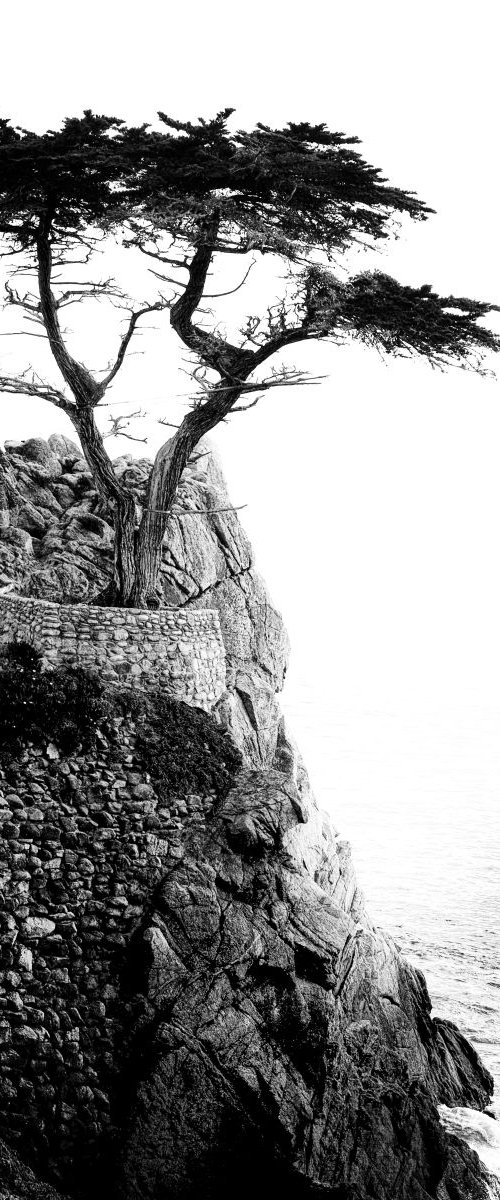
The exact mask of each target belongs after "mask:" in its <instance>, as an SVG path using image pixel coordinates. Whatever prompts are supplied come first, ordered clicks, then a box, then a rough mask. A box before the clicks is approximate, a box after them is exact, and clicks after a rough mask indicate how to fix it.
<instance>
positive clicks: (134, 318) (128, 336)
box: [95, 300, 167, 403]
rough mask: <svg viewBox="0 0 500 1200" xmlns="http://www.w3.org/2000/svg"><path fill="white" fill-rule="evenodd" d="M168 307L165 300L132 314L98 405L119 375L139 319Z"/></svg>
mask: <svg viewBox="0 0 500 1200" xmlns="http://www.w3.org/2000/svg"><path fill="white" fill-rule="evenodd" d="M166 307H167V305H166V302H165V301H164V300H158V301H157V303H156V304H147V305H145V307H144V308H139V309H137V311H136V312H133V313H131V315H130V320H129V323H128V326H127V330H126V332H125V333H124V335H123V337H122V340H121V342H120V346H119V350H118V354H117V356H116V359H115V361H114V364H113V366H112V368H111V370H110V371H109V373H108V374H107V375H106V376H105V377H104V379H102V380H101V382H100V384H99V389H100V395H99V396H98V397H97V399H96V401H95V402H96V403H98V402H99V399H100V397H101V395H103V394H104V392H105V391H106V388H107V387H109V384H110V383H111V382H112V380H113V379H114V378H115V376H116V375H117V374H118V371H119V370H120V367H121V365H122V363H123V360H124V358H125V354H126V352H127V347H128V346H129V345H130V342H131V340H132V338H133V336H134V332H135V328H136V325H137V322H138V320H139V318H140V317H143V316H144V315H145V314H146V313H152V312H161V311H162V310H163V309H164V308H166Z"/></svg>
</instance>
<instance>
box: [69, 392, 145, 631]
mask: <svg viewBox="0 0 500 1200" xmlns="http://www.w3.org/2000/svg"><path fill="white" fill-rule="evenodd" d="M71 420H72V422H73V425H74V426H75V429H76V431H77V433H78V436H79V438H80V441H81V444H82V449H83V453H84V455H85V458H86V461H87V462H88V465H89V467H90V470H91V472H92V475H93V478H94V482H95V485H96V487H97V491H98V492H99V495H100V496H101V497H102V499H103V500H104V501H105V502H106V503H107V504H110V505H111V507H112V510H113V525H114V530H115V551H114V556H115V557H114V570H113V579H112V580H111V582H110V584H109V585H108V587H107V588H105V590H104V592H102V593H101V595H100V596H99V598H98V603H99V604H103V605H104V604H109V605H111V604H113V605H115V606H116V607H117V608H126V607H130V606H131V605H132V604H133V603H134V601H133V596H132V593H133V591H134V584H135V573H136V568H135V537H136V535H135V516H136V504H135V497H134V495H133V493H132V492H131V491H129V489H128V488H126V487H123V485H122V484H120V483H119V481H118V479H117V478H116V475H115V472H114V467H113V464H112V462H111V459H110V458H109V457H108V454H107V452H106V450H105V447H104V443H103V440H102V436H101V434H100V432H99V430H98V428H97V425H96V423H95V420H94V413H93V410H92V409H91V408H90V406H88V407H86V408H83V407H82V408H79V409H76V410H75V413H74V414H71Z"/></svg>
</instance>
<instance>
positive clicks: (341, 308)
mask: <svg viewBox="0 0 500 1200" xmlns="http://www.w3.org/2000/svg"><path fill="white" fill-rule="evenodd" d="M303 278H304V311H305V313H306V315H307V317H308V319H309V321H310V322H311V332H313V331H314V330H316V331H317V334H318V336H322V335H323V336H325V335H326V336H328V335H329V333H330V331H332V330H333V331H334V332H333V335H332V336H333V337H334V338H336V339H337V340H340V339H341V338H342V335H343V333H348V334H352V335H354V336H355V337H357V338H358V340H359V341H362V342H364V343H365V344H366V345H369V346H373V347H374V348H375V349H379V350H383V351H384V352H385V353H386V354H392V355H401V356H405V355H411V354H420V355H421V356H422V357H424V358H426V359H427V360H428V362H430V363H432V364H434V365H441V364H442V365H444V364H445V363H450V362H453V361H456V362H458V363H461V364H462V365H464V366H466V365H472V366H475V367H476V369H478V368H479V367H480V362H481V358H482V356H483V354H484V353H485V352H487V351H489V350H490V351H496V350H498V349H499V347H500V341H499V339H498V337H497V336H496V335H495V334H494V333H492V331H491V330H490V329H488V328H487V327H486V326H484V325H478V324H477V320H478V319H479V318H481V317H484V316H485V315H486V314H487V313H489V312H491V311H493V310H494V309H495V306H494V305H488V304H485V303H482V302H481V301H479V300H468V299H467V298H466V297H463V296H462V297H457V296H439V295H438V294H437V292H435V291H433V289H432V288H431V286H430V284H424V285H423V286H421V287H418V288H415V287H410V286H408V285H404V284H401V283H398V281H397V280H396V279H393V278H392V277H391V276H390V275H385V274H384V273H383V272H382V271H374V272H369V271H366V272H364V273H363V274H361V275H355V276H353V278H351V279H350V280H348V281H347V282H346V283H343V282H341V281H340V280H339V279H337V278H336V277H335V276H334V275H333V274H332V272H330V271H327V270H325V269H324V268H323V269H321V268H317V267H310V268H308V269H307V270H306V272H305V273H304V277H303Z"/></svg>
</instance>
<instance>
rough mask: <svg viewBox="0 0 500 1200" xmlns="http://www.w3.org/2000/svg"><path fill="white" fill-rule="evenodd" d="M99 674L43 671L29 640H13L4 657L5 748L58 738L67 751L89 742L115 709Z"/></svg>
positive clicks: (0, 743)
mask: <svg viewBox="0 0 500 1200" xmlns="http://www.w3.org/2000/svg"><path fill="white" fill-rule="evenodd" d="M110 711H111V710H110V705H109V701H108V700H107V698H106V694H105V689H104V687H103V685H102V683H100V681H99V679H98V677H97V676H96V675H95V674H93V673H92V672H89V671H86V670H84V669H83V668H82V667H58V668H57V669H56V670H54V671H44V670H43V666H42V655H41V654H40V652H39V651H38V650H37V649H36V648H35V647H34V646H31V645H30V644H29V643H28V642H23V641H19V642H12V643H10V644H9V645H8V646H7V648H6V650H5V651H4V653H3V655H2V657H1V659H0V751H1V750H8V751H10V752H16V751H18V750H19V749H20V748H21V747H22V746H23V745H24V744H26V742H31V743H33V744H34V745H36V746H39V745H46V744H47V742H54V743H55V744H56V745H57V746H58V747H60V748H61V749H62V750H63V751H65V752H66V753H69V752H71V751H72V750H73V749H74V748H75V747H76V746H77V745H82V746H90V745H92V743H93V742H94V740H95V736H96V733H97V731H98V729H99V728H100V727H101V726H102V725H103V723H104V722H105V720H106V718H107V717H108V716H109V715H110Z"/></svg>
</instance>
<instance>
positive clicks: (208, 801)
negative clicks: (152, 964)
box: [0, 719, 214, 1184]
mask: <svg viewBox="0 0 500 1200" xmlns="http://www.w3.org/2000/svg"><path fill="white" fill-rule="evenodd" d="M213 805H214V794H213V793H210V792H209V793H207V794H206V795H195V794H191V793H188V794H184V795H177V796H175V795H169V796H168V797H163V796H160V795H158V793H157V792H156V791H155V789H154V787H153V786H152V784H151V782H150V781H149V776H147V775H145V774H144V769H143V767H142V765H141V757H140V755H138V754H137V752H136V727H135V725H134V722H133V721H130V720H128V721H126V722H123V720H122V719H118V720H117V721H116V722H115V733H114V736H113V737H112V738H111V739H110V738H109V737H107V738H102V739H101V745H100V748H96V750H95V751H87V752H86V753H85V755H82V754H75V755H70V756H69V757H66V758H60V756H59V753H58V751H57V749H56V748H55V746H52V745H49V746H48V748H46V749H45V750H44V751H41V750H39V749H36V748H34V747H28V748H27V749H26V750H25V752H24V753H23V754H22V756H21V758H20V759H17V760H15V759H14V760H12V759H11V760H6V759H2V760H0V831H1V838H0V894H1V905H0V1135H2V1136H4V1137H5V1138H6V1139H7V1141H8V1143H9V1145H12V1146H15V1145H16V1144H18V1143H19V1144H22V1145H23V1146H24V1147H27V1146H29V1147H30V1157H31V1160H32V1162H33V1163H34V1164H37V1163H38V1164H44V1169H46V1168H47V1167H49V1168H50V1169H51V1170H52V1171H53V1172H54V1173H55V1175H56V1176H58V1177H59V1179H62V1180H63V1181H64V1183H65V1184H67V1183H71V1182H73V1183H74V1181H75V1178H78V1175H79V1173H80V1172H81V1171H82V1169H83V1170H85V1162H86V1161H87V1160H88V1159H91V1158H92V1157H93V1156H95V1154H96V1145H97V1144H98V1143H99V1141H100V1139H102V1138H103V1136H106V1135H107V1136H109V1134H110V1132H111V1131H112V1129H113V1122H114V1109H115V1108H116V1103H117V1092H118V1093H119V1092H120V1089H122V1088H123V1080H122V1077H121V1074H120V1066H121V1062H122V1056H123V1051H124V1049H126V1047H124V1045H123V1039H124V1031H125V1030H126V1028H127V1027H128V1026H129V1025H130V1023H131V1021H132V1022H133V1016H134V1014H129V1016H127V1011H128V1007H127V1006H128V1001H127V987H126V979H125V978H124V968H125V964H126V961H127V954H128V947H129V946H130V939H131V937H132V936H133V934H134V930H136V929H138V928H139V927H140V926H141V923H142V921H143V920H144V918H145V915H146V913H147V911H148V908H149V905H150V903H151V897H152V895H153V894H154V890H155V887H156V886H157V885H158V883H159V882H160V880H161V879H162V878H163V876H164V875H165V872H166V871H167V870H168V869H169V867H170V869H172V867H174V868H175V865H176V864H177V863H179V861H180V860H182V858H183V854H184V849H183V847H184V842H185V839H186V836H187V834H188V833H189V832H193V831H194V830H198V829H200V828H203V827H204V825H205V822H206V820H207V818H209V814H210V813H211V811H212V809H213ZM138 970H139V968H137V967H136V976H137V977H136V978H135V982H134V986H139V987H140V978H139V975H138V974H137V972H138Z"/></svg>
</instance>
